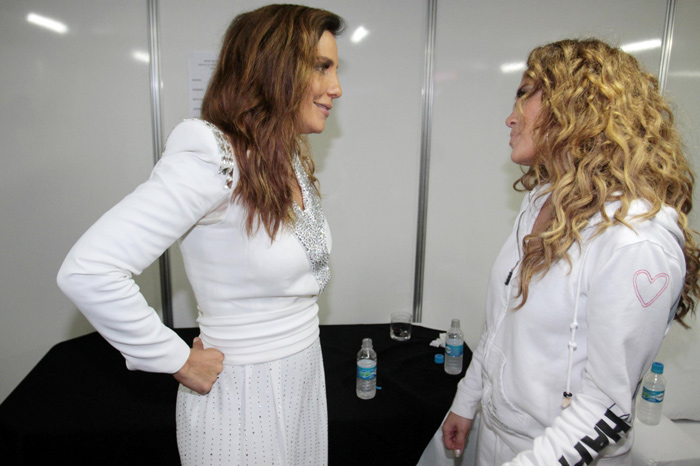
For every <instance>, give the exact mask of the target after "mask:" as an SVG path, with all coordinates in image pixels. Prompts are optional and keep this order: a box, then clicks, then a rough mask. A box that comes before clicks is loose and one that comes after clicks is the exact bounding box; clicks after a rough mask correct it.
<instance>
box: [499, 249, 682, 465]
mask: <svg viewBox="0 0 700 466" xmlns="http://www.w3.org/2000/svg"><path fill="white" fill-rule="evenodd" d="M607 253H608V257H604V254H600V255H599V257H595V258H591V259H592V260H591V263H592V265H591V270H588V271H587V273H586V274H585V278H584V279H583V280H584V282H583V286H582V289H583V290H587V293H588V295H587V302H586V324H587V327H588V336H587V338H586V342H585V344H586V347H587V362H586V365H585V369H584V373H583V381H582V387H581V389H580V390H579V391H578V393H574V397H573V399H572V401H571V405H570V406H569V407H568V408H566V409H564V410H563V411H562V412H561V414H560V415H559V416H558V417H557V418H556V419H555V421H554V423H553V424H552V425H551V426H550V427H548V428H547V429H546V430H545V432H544V434H543V435H541V436H539V437H537V438H535V440H534V443H533V448H532V450H530V451H526V452H522V453H520V454H519V455H518V456H517V457H516V458H515V459H514V460H513V461H512V462H509V463H507V464H508V465H512V466H515V465H552V464H557V465H562V466H566V465H574V464H589V463H590V462H591V461H592V460H593V459H595V458H596V457H597V456H598V455H599V453H600V452H601V451H602V450H603V449H604V448H605V447H607V446H608V445H611V444H614V443H617V442H620V441H621V440H623V439H624V438H625V436H626V435H627V433H628V431H629V429H630V428H631V424H632V414H631V413H632V412H633V406H632V404H633V402H634V395H635V393H636V390H637V387H638V384H639V382H640V380H641V378H642V377H643V375H644V373H645V371H646V370H647V369H648V368H649V366H650V365H651V363H652V362H653V358H654V357H656V354H657V352H658V350H659V348H660V346H661V342H662V340H663V337H664V334H665V331H666V328H667V323H668V319H669V311H670V310H671V309H672V308H673V306H674V304H675V301H676V299H677V297H678V295H679V294H680V290H681V289H682V286H683V281H684V276H685V264H680V263H679V262H678V260H677V259H676V258H677V257H678V256H677V252H674V253H670V252H668V251H665V250H664V248H663V247H661V246H660V245H658V244H656V243H652V242H649V241H642V242H639V243H635V244H632V245H628V246H625V247H623V248H621V249H618V250H617V251H614V252H613V253H612V254H609V251H608V252H607ZM579 345H580V344H579ZM582 460H583V463H582V462H581V461H582Z"/></svg>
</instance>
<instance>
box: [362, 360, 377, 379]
mask: <svg viewBox="0 0 700 466" xmlns="http://www.w3.org/2000/svg"><path fill="white" fill-rule="evenodd" d="M366 366H367V363H366V362H358V363H357V378H358V379H363V380H372V379H374V378H375V377H377V364H376V363H374V364H373V365H372V366H371V367H366Z"/></svg>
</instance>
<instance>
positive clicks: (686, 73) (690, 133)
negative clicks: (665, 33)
mask: <svg viewBox="0 0 700 466" xmlns="http://www.w3.org/2000/svg"><path fill="white" fill-rule="evenodd" d="M675 18H676V20H675V21H674V27H673V52H672V53H671V60H670V63H669V67H668V75H667V78H666V94H665V95H666V97H667V98H668V100H669V101H670V102H671V104H672V108H673V110H674V112H675V113H674V115H675V117H676V119H677V122H678V126H679V128H680V129H681V134H682V135H683V139H684V142H685V145H686V156H687V157H688V158H689V159H690V161H691V163H692V167H693V169H694V171H695V173H696V179H697V177H698V176H700V172H698V170H699V169H700V53H698V44H700V29H698V21H699V20H700V2H699V1H697V0H677V1H676V15H675ZM693 205H694V206H695V209H696V211H695V213H694V215H692V214H691V222H692V224H693V228H695V229H696V230H700V215H698V212H697V209H698V208H700V207H699V206H700V189H697V188H696V189H695V202H694V203H693Z"/></svg>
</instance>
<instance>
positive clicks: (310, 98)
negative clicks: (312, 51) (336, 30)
mask: <svg viewBox="0 0 700 466" xmlns="http://www.w3.org/2000/svg"><path fill="white" fill-rule="evenodd" d="M316 50H317V54H316V65H315V66H314V72H313V76H312V78H311V84H310V86H309V90H308V91H307V93H306V96H305V97H304V102H302V104H301V110H300V113H299V118H300V125H299V129H300V132H301V133H302V134H309V133H320V132H322V131H323V130H324V128H325V127H326V118H328V116H329V115H330V112H331V108H332V107H333V100H334V99H337V98H338V97H340V96H341V95H342V94H343V91H342V90H341V88H340V82H339V81H338V46H337V44H336V43H335V37H333V34H331V33H330V32H329V31H325V32H324V33H323V35H322V36H321V39H319V41H318V46H317V47H316Z"/></svg>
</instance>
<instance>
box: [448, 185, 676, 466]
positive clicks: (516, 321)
mask: <svg viewBox="0 0 700 466" xmlns="http://www.w3.org/2000/svg"><path fill="white" fill-rule="evenodd" d="M545 199H546V197H542V198H540V199H537V193H536V192H530V193H529V194H528V195H527V196H526V197H525V199H524V200H523V204H522V206H521V210H520V214H519V215H518V218H517V220H516V222H515V226H514V229H513V232H512V233H511V235H510V237H509V238H508V240H507V241H506V243H505V245H504V246H503V248H502V249H501V252H500V253H499V255H498V257H497V259H496V261H495V263H494V265H493V268H492V270H491V276H490V280H489V287H488V295H487V302H486V305H487V320H486V327H485V329H484V332H483V334H482V336H481V339H480V341H479V344H478V346H477V348H476V351H475V352H474V355H473V358H472V362H471V365H470V366H469V368H468V370H467V374H466V376H465V377H464V379H463V380H462V381H461V382H460V383H459V386H458V390H457V395H456V396H455V400H454V403H453V405H452V408H451V411H453V412H454V413H456V414H458V415H460V416H463V417H466V418H470V419H473V418H474V414H475V411H476V409H477V405H478V404H479V402H481V403H482V409H483V418H484V422H485V423H486V424H487V425H488V426H489V427H491V428H492V429H493V430H494V431H496V433H497V434H498V435H499V437H500V438H501V439H502V440H503V441H504V442H505V443H506V444H508V445H509V446H510V447H511V448H512V449H513V450H514V451H515V452H518V453H519V454H518V456H517V457H516V458H515V459H513V461H512V462H510V463H508V464H509V465H555V464H556V465H567V464H568V465H574V464H578V463H579V462H580V461H581V460H583V461H584V462H585V464H588V463H590V461H592V459H594V458H596V457H597V456H598V455H599V454H602V455H605V456H606V457H608V456H611V457H614V456H618V455H624V454H625V453H626V452H627V451H628V450H629V449H630V447H631V445H632V432H631V430H630V428H631V425H632V418H633V411H634V401H633V400H634V397H635V394H636V391H637V389H638V387H639V384H640V381H641V379H642V377H643V375H644V374H645V373H646V371H647V370H648V369H649V367H650V366H651V363H652V362H653V360H654V357H655V356H656V354H657V352H658V350H659V347H660V346H661V342H662V340H663V337H664V335H665V333H666V331H667V328H668V325H669V323H670V319H671V318H672V316H673V312H675V307H676V305H677V300H678V298H679V296H680V293H681V290H682V287H683V282H684V278H685V259H684V256H683V251H682V245H683V242H684V240H683V234H682V231H681V230H680V228H679V227H678V225H677V214H676V212H675V211H674V210H673V209H671V208H667V207H664V208H663V209H662V210H661V211H660V212H659V213H658V214H657V215H656V216H655V217H654V218H653V219H651V220H647V221H635V220H634V219H632V217H634V216H637V215H639V214H642V213H644V212H646V211H647V210H648V203H646V202H645V201H634V202H633V203H632V204H631V206H630V209H629V214H628V218H627V220H628V222H629V223H630V224H631V226H632V227H633V230H632V229H630V228H628V227H626V226H623V225H615V226H612V227H609V228H607V229H606V230H605V231H604V232H603V233H602V234H600V235H599V236H596V237H593V233H594V230H595V225H596V224H598V223H600V221H601V219H602V216H601V215H600V214H598V215H596V216H594V217H593V218H592V219H591V221H590V222H589V225H588V226H587V227H586V229H585V230H584V232H583V235H582V236H583V241H582V248H581V250H579V247H578V246H573V247H572V248H571V250H570V251H569V255H570V257H571V265H569V264H568V263H567V262H566V261H560V262H558V263H556V264H553V265H552V267H551V269H550V270H549V271H548V273H547V274H546V275H545V276H543V277H536V278H534V279H533V280H532V281H531V283H530V293H529V297H528V300H527V303H526V304H525V306H523V307H522V308H521V309H518V310H514V308H515V307H516V306H517V305H518V304H519V302H520V298H516V296H517V293H518V274H519V272H520V269H519V264H520V260H521V259H522V254H523V251H522V241H523V238H524V237H525V236H526V235H527V234H529V233H530V232H531V231H532V227H533V225H534V223H535V219H536V218H537V214H538V213H539V211H540V208H541V207H542V205H543V203H544V201H545ZM618 207H619V203H611V204H610V205H608V206H606V212H607V213H608V215H610V216H612V214H613V213H614V212H615V211H616V210H617V208H618ZM511 271H512V277H510V279H509V280H508V276H509V274H510V272H511ZM506 282H508V283H507V284H506ZM573 322H576V323H577V325H574V331H573V332H572V323H573ZM572 334H574V340H573V344H571V345H570V341H572V340H571V338H572ZM569 346H571V347H572V348H573V351H571V358H572V359H571V375H570V385H569V386H570V392H572V393H573V397H572V398H571V404H570V406H569V407H568V408H566V409H563V408H562V394H563V392H564V391H565V390H566V388H567V375H568V372H569V370H568V368H569V353H570V351H569ZM601 452H602V453H601Z"/></svg>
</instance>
